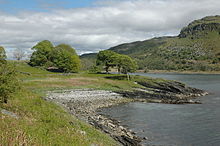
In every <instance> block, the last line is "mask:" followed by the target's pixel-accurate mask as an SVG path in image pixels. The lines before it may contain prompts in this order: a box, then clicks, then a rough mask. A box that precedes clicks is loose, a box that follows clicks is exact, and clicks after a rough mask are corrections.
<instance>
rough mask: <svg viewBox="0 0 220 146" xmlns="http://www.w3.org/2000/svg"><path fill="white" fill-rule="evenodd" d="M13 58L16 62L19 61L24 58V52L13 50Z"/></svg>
mask: <svg viewBox="0 0 220 146" xmlns="http://www.w3.org/2000/svg"><path fill="white" fill-rule="evenodd" d="M13 56H14V58H15V59H17V60H21V59H22V58H23V57H25V52H24V51H23V50H22V49H19V48H17V49H15V50H14V52H13Z"/></svg>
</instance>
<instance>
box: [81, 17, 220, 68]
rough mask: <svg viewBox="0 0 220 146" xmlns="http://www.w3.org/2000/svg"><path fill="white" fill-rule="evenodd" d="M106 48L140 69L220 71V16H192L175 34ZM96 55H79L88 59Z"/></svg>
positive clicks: (92, 58)
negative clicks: (131, 59)
mask: <svg viewBox="0 0 220 146" xmlns="http://www.w3.org/2000/svg"><path fill="white" fill-rule="evenodd" d="M109 50H112V51H115V52H117V53H121V54H126V55H129V56H131V57H132V58H134V59H135V60H136V61H137V62H138V65H139V68H140V69H151V70H154V69H158V70H196V71H209V70H216V71H220V16H208V17H205V18H202V19H199V20H195V21H193V22H192V23H190V24H189V25H188V26H186V27H184V28H183V29H182V30H181V32H180V34H179V35H178V36H175V37H159V38H153V39H150V40H145V41H137V42H132V43H125V44H121V45H118V46H115V47H112V48H110V49H109ZM95 56H96V55H95V54H92V55H90V54H87V55H83V56H82V57H81V58H82V59H83V60H87V59H90V62H91V60H94V59H95Z"/></svg>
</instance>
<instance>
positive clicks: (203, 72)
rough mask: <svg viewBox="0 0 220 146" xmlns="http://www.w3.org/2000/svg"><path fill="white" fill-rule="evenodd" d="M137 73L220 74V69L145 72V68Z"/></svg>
mask: <svg viewBox="0 0 220 146" xmlns="http://www.w3.org/2000/svg"><path fill="white" fill-rule="evenodd" d="M136 73H155V74H163V73H166V74H174V73H175V74H212V75H220V71H176V70H149V71H147V72H145V71H144V70H138V71H137V72H136Z"/></svg>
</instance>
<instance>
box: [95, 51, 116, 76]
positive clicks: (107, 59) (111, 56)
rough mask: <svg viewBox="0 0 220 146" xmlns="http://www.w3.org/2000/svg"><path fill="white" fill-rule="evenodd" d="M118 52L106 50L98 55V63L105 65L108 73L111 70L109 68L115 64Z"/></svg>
mask: <svg viewBox="0 0 220 146" xmlns="http://www.w3.org/2000/svg"><path fill="white" fill-rule="evenodd" d="M116 55H117V53H115V52H113V51H110V50H104V51H100V52H99V53H98V55H97V61H96V65H104V66H105V71H106V73H108V72H109V68H110V67H113V66H115V57H116Z"/></svg>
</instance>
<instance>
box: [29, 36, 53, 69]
mask: <svg viewBox="0 0 220 146" xmlns="http://www.w3.org/2000/svg"><path fill="white" fill-rule="evenodd" d="M53 49H54V47H53V44H52V43H51V42H50V41H48V40H44V41H41V42H39V43H38V44H37V45H36V46H34V47H33V48H32V50H34V52H33V54H32V56H31V58H30V63H29V64H30V65H32V66H45V65H46V64H48V62H50V55H51V52H52V50H53Z"/></svg>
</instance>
